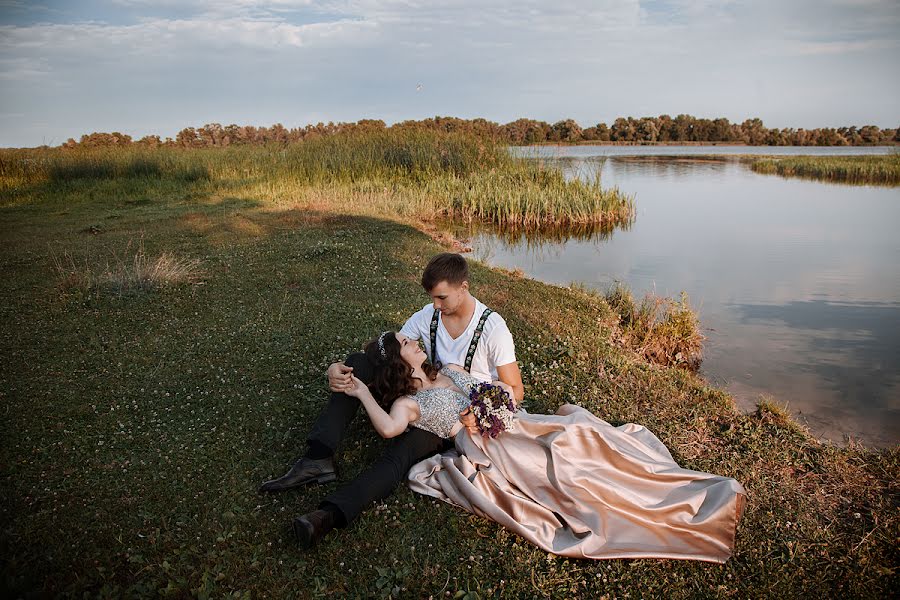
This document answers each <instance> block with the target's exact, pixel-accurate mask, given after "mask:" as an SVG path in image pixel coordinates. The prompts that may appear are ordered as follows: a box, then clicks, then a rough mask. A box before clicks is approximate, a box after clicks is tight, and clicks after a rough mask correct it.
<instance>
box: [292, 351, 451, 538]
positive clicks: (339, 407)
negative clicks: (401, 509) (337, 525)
mask: <svg viewBox="0 0 900 600" xmlns="http://www.w3.org/2000/svg"><path fill="white" fill-rule="evenodd" d="M344 364H346V365H347V366H348V367H353V374H354V375H355V376H356V377H358V378H359V379H360V380H362V381H363V382H364V383H366V384H368V383H370V382H371V381H372V378H373V375H374V369H373V367H372V365H371V364H370V363H369V360H368V359H367V358H366V355H365V354H363V353H362V352H357V353H354V354H351V355H350V356H348V357H347V360H346V361H344ZM359 407H360V402H359V400H358V399H356V398H353V397H352V396H348V395H347V394H344V393H338V392H332V393H331V396H330V397H329V399H328V404H327V405H326V406H325V408H324V409H322V412H321V413H319V417H318V418H317V419H316V422H315V423H314V424H313V427H312V430H311V431H310V433H309V436H308V437H307V440H308V441H309V442H310V443H313V442H317V443H319V444H322V445H324V446H326V447H328V448H330V449H331V451H332V453H333V452H334V451H335V450H336V449H337V447H338V445H339V444H340V443H341V440H342V439H343V437H344V434H345V432H346V430H347V427H348V426H349V425H350V423H351V422H352V421H353V418H354V417H355V416H356V413H357V412H358V411H359ZM449 443H450V442H449V441H448V440H444V439H441V438H440V437H438V436H436V435H434V434H433V433H429V432H427V431H424V430H422V429H416V428H415V427H410V428H409V430H407V431H406V433H402V434H400V435H398V436H397V437H395V438H393V439H392V440H391V441H390V443H389V446H388V448H387V450H386V451H385V452H384V454H382V455H381V458H379V459H378V460H377V461H375V463H374V464H372V466H370V467H369V468H368V469H366V470H365V471H363V472H362V473H360V474H359V475H357V477H356V478H355V479H354V480H353V481H350V482H349V483H346V484H344V485H343V486H341V487H340V488H339V489H338V490H336V491H334V492H332V493H331V494H329V495H328V496H327V497H326V498H325V499H324V500H323V501H322V504H330V505H332V506H334V507H337V508H338V509H339V510H340V511H341V513H342V514H343V517H344V523H343V524H344V525H346V524H348V523H350V522H351V521H353V520H354V519H356V517H358V516H359V514H360V513H361V512H362V511H363V510H364V509H365V508H366V507H367V506H368V505H369V504H371V503H372V502H373V501H375V500H381V499H382V498H385V497H387V496H388V495H390V493H391V492H393V491H394V489H395V488H396V487H397V486H398V485H400V483H402V482H403V481H404V480H405V479H406V474H407V472H408V471H409V469H410V467H412V466H413V465H414V464H415V463H417V462H419V461H420V460H422V459H424V458H428V457H429V456H433V455H434V454H436V453H438V452H440V451H442V450H443V449H445V448H446V447H448V446H449Z"/></svg>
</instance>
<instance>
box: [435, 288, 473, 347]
mask: <svg viewBox="0 0 900 600" xmlns="http://www.w3.org/2000/svg"><path fill="white" fill-rule="evenodd" d="M470 298H472V316H471V317H469V322H468V323H467V324H466V326H465V327H463V330H462V331H461V332H460V333H459V335H458V336H456V337H453V336H452V335H450V331H449V330H448V329H447V326H446V325H445V324H444V315H443V314H441V318H440V319H439V321H440V323H439V326H440V327H443V328H444V331H445V332H446V333H447V336H448V337H449V338H450V339H451V340H453V341H454V342H455V341H457V340H458V339H459V338H461V337H462V336H464V335H465V333H466V332H467V331H468V330H469V328H470V327H472V323H474V322H475V317H476V316H477V315H478V298H476V297H475V296H470Z"/></svg>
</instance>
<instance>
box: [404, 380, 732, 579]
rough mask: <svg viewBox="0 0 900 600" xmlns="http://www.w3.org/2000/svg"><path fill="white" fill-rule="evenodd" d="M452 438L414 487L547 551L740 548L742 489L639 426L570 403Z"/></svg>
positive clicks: (672, 554) (711, 556) (701, 555)
mask: <svg viewBox="0 0 900 600" xmlns="http://www.w3.org/2000/svg"><path fill="white" fill-rule="evenodd" d="M454 379H457V377H454ZM461 387H462V386H461ZM455 444H456V449H455V450H451V451H449V452H446V453H444V454H439V455H435V456H433V457H431V458H428V459H426V460H424V461H422V462H420V463H418V464H417V465H415V466H413V468H412V470H410V472H409V476H408V483H409V486H410V488H411V489H412V490H414V491H416V492H418V493H421V494H425V495H427V496H432V497H434V498H438V499H440V500H443V501H445V502H449V503H450V504H454V505H456V506H459V507H462V508H463V509H465V510H467V511H469V512H471V513H474V514H477V515H480V516H483V517H485V518H488V519H491V520H493V521H496V522H497V523H500V524H501V525H503V526H504V527H506V528H507V529H509V530H510V531H513V532H515V533H517V534H519V535H520V536H522V537H523V538H525V539H527V540H528V541H530V542H531V543H533V544H534V545H536V546H538V547H540V548H543V549H544V550H546V551H548V552H552V553H554V554H558V555H561V556H570V557H576V558H595V559H608V558H675V559H692V560H703V561H710V562H716V563H723V562H725V561H726V560H727V559H728V558H729V557H730V556H731V554H732V551H733V549H734V538H735V532H736V529H737V525H738V522H739V520H740V518H741V515H742V513H743V509H744V501H745V495H746V491H745V490H744V488H743V486H741V484H740V483H738V482H737V481H735V480H734V479H731V478H729V477H721V476H718V475H711V474H709V473H701V472H698V471H690V470H688V469H682V468H681V467H679V466H678V464H677V463H676V462H675V461H674V460H673V458H672V455H671V454H670V453H669V451H668V450H667V449H666V447H665V445H663V443H662V442H660V441H659V439H657V437H656V436H655V435H653V434H652V433H651V432H650V431H648V430H647V429H645V428H644V427H642V426H641V425H635V424H633V423H628V424H626V425H622V426H620V427H613V426H612V425H610V424H609V423H607V422H606V421H603V420H602V419H599V418H597V417H596V416H594V415H593V414H591V413H590V412H589V411H587V410H585V409H583V408H580V407H578V406H575V405H572V404H566V405H564V406H562V407H560V409H559V410H558V411H557V413H556V414H555V415H532V414H529V413H527V412H525V411H520V412H519V413H518V414H517V416H516V421H515V428H514V430H513V431H508V432H505V433H503V434H502V435H501V436H499V437H498V438H495V439H491V438H485V437H481V436H474V437H473V436H471V435H470V434H469V433H468V432H467V431H466V430H465V429H463V430H462V431H461V432H459V433H458V434H457V435H456V438H455Z"/></svg>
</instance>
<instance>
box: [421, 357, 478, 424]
mask: <svg viewBox="0 0 900 600" xmlns="http://www.w3.org/2000/svg"><path fill="white" fill-rule="evenodd" d="M441 374H442V375H446V376H447V377H449V378H450V380H451V381H453V383H454V385H456V387H458V388H459V389H460V390H462V391H463V392H464V393H462V394H461V393H460V392H459V391H458V390H456V389H454V388H441V387H436V388H431V389H428V390H421V391H419V392H416V393H415V394H413V396H412V398H413V399H414V400H415V401H416V403H417V404H418V405H419V413H420V415H419V418H418V420H416V421H414V422H413V423H410V425H412V426H413V427H418V428H419V429H424V430H425V431H430V432H431V433H433V434H435V435H436V436H439V437H442V438H448V437H450V431H451V430H452V429H453V426H454V425H456V423H457V421H459V413H460V412H462V411H463V410H464V409H465V408H466V407H467V406H469V391H470V390H471V389H472V388H473V387H474V386H476V385H478V380H477V379H475V378H474V377H472V376H471V375H469V374H468V373H461V372H459V371H456V370H453V369H448V368H447V367H444V368H443V369H441Z"/></svg>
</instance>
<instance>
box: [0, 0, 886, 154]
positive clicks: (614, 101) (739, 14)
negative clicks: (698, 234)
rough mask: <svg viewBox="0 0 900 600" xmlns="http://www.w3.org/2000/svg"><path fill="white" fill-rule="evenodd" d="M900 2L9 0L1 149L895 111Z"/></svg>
mask: <svg viewBox="0 0 900 600" xmlns="http://www.w3.org/2000/svg"><path fill="white" fill-rule="evenodd" d="M898 64H900V2H898V1H897V0H757V1H749V0H748V1H741V0H670V1H640V0H593V1H591V0H583V1H582V0H556V1H552V2H550V1H546V2H539V1H533V0H518V1H515V2H492V1H490V0H457V1H452V2H444V1H439V0H435V1H426V0H420V1H417V0H410V1H403V2H401V1H395V0H341V1H324V2H316V1H312V0H276V1H269V2H264V1H261V0H240V1H236V2H227V1H213V0H186V1H180V2H176V1H174V0H110V1H100V0H95V1H88V2H72V1H70V2H57V1H44V2H42V1H40V0H37V1H34V2H26V1H18V0H0V146H34V145H39V144H42V143H48V144H60V143H62V142H64V141H65V140H66V139H67V138H69V137H76V138H77V137H78V136H80V135H81V134H83V133H89V132H92V131H120V132H122V133H128V134H130V135H132V136H134V137H136V138H137V137H140V136H143V135H146V134H148V133H158V134H160V135H162V136H174V135H175V133H176V132H177V131H178V130H179V129H182V128H183V127H187V126H199V125H203V124H205V123H210V122H219V123H222V124H228V123H238V124H252V125H271V124H273V123H276V122H280V123H282V124H284V125H285V126H287V127H294V126H302V125H305V124H307V123H315V122H318V121H326V122H327V121H356V120H359V119H363V118H380V119H384V120H385V121H387V122H388V123H392V122H395V121H399V120H404V119H421V118H426V117H431V116H435V115H449V116H458V117H464V118H474V117H485V118H488V119H491V120H494V121H498V122H507V121H511V120H513V119H516V118H518V117H530V118H534V119H542V120H545V121H549V122H554V121H557V120H559V119H563V118H574V119H575V120H576V121H578V122H579V123H581V124H582V125H583V126H589V125H593V124H596V123H597V122H599V121H605V122H607V123H611V122H612V120H614V119H615V118H616V117H618V116H629V115H630V116H635V117H638V116H647V115H659V114H670V115H673V116H674V115H677V114H679V113H689V114H693V115H696V116H702V117H716V116H725V117H728V118H729V119H731V120H733V121H742V120H743V119H745V118H749V117H756V116H758V117H760V118H762V119H763V121H764V122H765V123H766V125H767V126H769V127H824V126H840V125H849V124H855V125H863V124H875V125H879V126H881V127H897V126H898V125H900V100H898V99H900V83H898V82H900V77H898V76H897V73H898Z"/></svg>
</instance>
